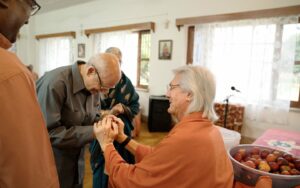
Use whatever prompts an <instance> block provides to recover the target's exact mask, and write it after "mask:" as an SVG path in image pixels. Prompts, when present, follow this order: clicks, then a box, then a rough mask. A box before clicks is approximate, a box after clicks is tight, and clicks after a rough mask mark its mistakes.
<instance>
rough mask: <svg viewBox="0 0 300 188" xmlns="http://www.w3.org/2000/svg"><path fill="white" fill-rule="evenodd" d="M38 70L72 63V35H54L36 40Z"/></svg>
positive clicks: (40, 72) (40, 73)
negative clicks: (53, 36)
mask: <svg viewBox="0 0 300 188" xmlns="http://www.w3.org/2000/svg"><path fill="white" fill-rule="evenodd" d="M38 49H39V53H38V65H39V66H38V72H39V76H42V75H43V74H44V73H45V72H47V71H50V70H53V69H55V68H57V67H62V66H66V65H70V64H72V61H73V58H72V57H73V56H72V37H55V38H46V39H40V40H39V41H38Z"/></svg>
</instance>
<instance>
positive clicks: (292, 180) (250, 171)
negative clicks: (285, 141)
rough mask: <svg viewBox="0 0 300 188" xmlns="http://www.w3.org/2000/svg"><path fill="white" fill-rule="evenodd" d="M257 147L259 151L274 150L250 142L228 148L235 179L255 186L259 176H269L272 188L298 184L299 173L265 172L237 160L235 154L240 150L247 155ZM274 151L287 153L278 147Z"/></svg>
mask: <svg viewBox="0 0 300 188" xmlns="http://www.w3.org/2000/svg"><path fill="white" fill-rule="evenodd" d="M257 149H258V152H259V153H260V152H261V151H268V152H269V153H272V152H274V151H275V149H273V148H269V147H266V146H260V145H252V144H251V145H250V144H241V145H238V146H235V147H232V148H231V149H229V150H228V154H229V158H230V160H231V162H232V165H233V170H234V178H235V180H236V181H239V182H241V183H243V184H246V185H249V186H255V184H256V182H257V180H258V178H259V177H260V176H269V177H271V179H272V188H294V187H295V186H297V185H300V175H282V174H275V173H271V172H265V171H262V170H258V169H255V168H253V167H250V166H251V165H248V164H246V163H245V162H242V161H241V160H240V161H241V162H239V161H238V160H239V158H238V156H237V155H236V154H237V153H239V152H240V151H241V150H244V151H245V153H246V154H245V155H246V156H247V155H251V154H252V152H255V151H253V150H257ZM276 151H279V152H280V153H281V155H287V154H288V153H287V152H283V151H280V150H278V149H276ZM259 155H260V154H259ZM293 158H297V159H299V157H295V156H293ZM265 159H266V158H265ZM265 159H263V160H265ZM270 160H272V159H270ZM268 163H269V162H268ZM270 171H271V170H270Z"/></svg>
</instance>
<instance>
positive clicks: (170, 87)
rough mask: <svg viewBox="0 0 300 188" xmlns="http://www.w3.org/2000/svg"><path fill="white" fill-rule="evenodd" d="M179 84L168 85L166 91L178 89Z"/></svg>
mask: <svg viewBox="0 0 300 188" xmlns="http://www.w3.org/2000/svg"><path fill="white" fill-rule="evenodd" d="M179 86H180V84H168V85H167V91H171V90H173V89H175V88H176V87H179Z"/></svg>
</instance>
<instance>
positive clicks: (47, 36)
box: [35, 31, 76, 40]
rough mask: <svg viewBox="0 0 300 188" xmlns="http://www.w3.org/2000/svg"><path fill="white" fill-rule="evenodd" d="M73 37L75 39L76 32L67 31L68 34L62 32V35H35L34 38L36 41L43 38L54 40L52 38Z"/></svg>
mask: <svg viewBox="0 0 300 188" xmlns="http://www.w3.org/2000/svg"><path fill="white" fill-rule="evenodd" d="M69 36H70V37H73V38H76V32H75V31H69V32H62V33H51V34H43V35H36V36H35V38H36V39H37V40H40V39H44V38H54V37H69Z"/></svg>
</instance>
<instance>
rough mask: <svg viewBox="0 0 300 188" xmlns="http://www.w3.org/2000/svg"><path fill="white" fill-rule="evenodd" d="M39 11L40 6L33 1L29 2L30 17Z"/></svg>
mask: <svg viewBox="0 0 300 188" xmlns="http://www.w3.org/2000/svg"><path fill="white" fill-rule="evenodd" d="M40 9H41V6H40V5H39V4H38V3H37V2H36V1H35V0H32V1H31V13H30V15H31V16H33V15H35V14H36V13H37V12H38V11H39V10H40Z"/></svg>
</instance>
